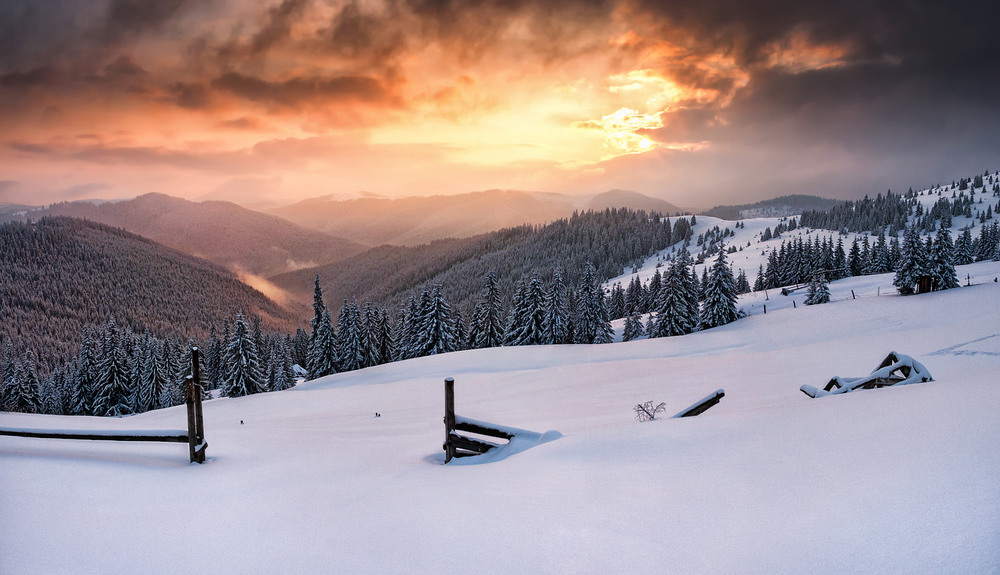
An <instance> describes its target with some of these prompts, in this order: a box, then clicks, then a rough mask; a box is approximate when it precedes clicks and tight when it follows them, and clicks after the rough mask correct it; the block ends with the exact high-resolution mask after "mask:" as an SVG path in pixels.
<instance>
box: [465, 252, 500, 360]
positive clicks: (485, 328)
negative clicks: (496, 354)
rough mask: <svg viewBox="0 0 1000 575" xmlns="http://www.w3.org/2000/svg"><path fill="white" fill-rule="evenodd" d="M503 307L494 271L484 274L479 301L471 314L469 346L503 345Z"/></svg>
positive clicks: (479, 347) (477, 347)
mask: <svg viewBox="0 0 1000 575" xmlns="http://www.w3.org/2000/svg"><path fill="white" fill-rule="evenodd" d="M503 335H504V309H503V300H502V299H501V296H500V287H499V282H498V280H497V274H496V272H495V271H493V270H490V271H489V273H487V274H486V285H485V286H484V287H483V291H482V294H481V296H480V299H479V302H478V303H476V307H475V310H474V311H473V314H472V324H471V326H470V328H469V347H472V348H476V349H481V348H486V347H498V346H501V345H503Z"/></svg>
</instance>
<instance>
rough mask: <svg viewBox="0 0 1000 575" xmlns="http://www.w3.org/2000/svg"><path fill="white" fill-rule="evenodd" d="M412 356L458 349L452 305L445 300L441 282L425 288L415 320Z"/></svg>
mask: <svg viewBox="0 0 1000 575" xmlns="http://www.w3.org/2000/svg"><path fill="white" fill-rule="evenodd" d="M414 326H415V329H414V334H413V341H412V343H411V344H410V347H411V352H410V354H409V355H410V357H424V356H428V355H437V354H441V353H449V352H452V351H456V349H457V342H456V341H455V325H454V323H453V319H452V316H451V306H450V305H448V302H447V301H446V300H445V297H444V293H443V291H442V287H441V285H440V284H438V285H436V286H434V288H433V289H432V290H431V289H427V288H424V290H423V292H422V293H421V294H420V308H419V311H418V315H417V317H416V318H415V321H414Z"/></svg>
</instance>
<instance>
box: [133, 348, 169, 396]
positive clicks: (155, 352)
mask: <svg viewBox="0 0 1000 575" xmlns="http://www.w3.org/2000/svg"><path fill="white" fill-rule="evenodd" d="M160 355H161V352H160V349H159V346H158V345H157V344H156V340H155V339H154V338H153V337H152V336H150V335H149V334H148V333H147V334H146V336H145V337H144V338H143V344H142V349H141V352H140V360H139V365H140V366H141V369H140V370H139V379H138V385H139V387H138V390H137V393H136V406H135V408H136V409H135V410H136V412H137V413H142V412H144V411H150V410H152V409H159V408H160V396H161V395H162V394H163V390H164V389H165V388H166V387H167V381H168V380H167V374H166V373H165V370H164V369H163V365H162V364H161V363H160Z"/></svg>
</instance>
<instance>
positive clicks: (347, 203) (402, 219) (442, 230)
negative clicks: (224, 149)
mask: <svg viewBox="0 0 1000 575" xmlns="http://www.w3.org/2000/svg"><path fill="white" fill-rule="evenodd" d="M623 207H624V208H630V209H634V210H638V209H642V210H646V211H647V212H654V211H655V212H659V213H661V214H663V215H672V214H675V213H677V212H680V211H682V210H681V209H680V208H678V207H677V206H675V205H673V204H671V203H669V202H665V201H663V200H659V199H656V198H652V197H649V196H645V195H643V194H639V193H636V192H628V191H623V190H612V191H609V192H605V193H602V194H597V195H596V196H569V195H563V194H550V193H541V192H524V191H517V190H488V191H484V192H471V193H467V194H457V195H451V196H428V197H406V198H396V199H390V198H359V199H353V200H337V199H334V198H332V197H330V196H325V197H319V198H311V199H308V200H303V201H301V202H298V203H295V204H292V205H289V206H283V207H280V208H274V209H272V210H270V211H269V213H271V214H274V215H277V216H281V217H282V218H285V219H287V220H290V221H293V222H296V223H298V224H300V225H303V226H305V227H308V228H312V229H315V230H319V231H323V232H326V233H329V234H333V235H337V236H340V237H344V238H347V239H349V240H352V241H355V242H358V243H361V244H366V245H370V246H378V245H382V244H390V245H397V246H416V245H421V244H426V243H428V242H431V241H434V240H438V239H443V238H466V237H470V236H474V235H477V234H482V233H486V232H493V231H497V230H500V229H503V228H510V227H514V226H519V225H522V224H533V225H534V224H545V223H549V222H552V221H555V220H557V219H560V218H568V217H570V216H571V215H573V212H575V211H586V210H604V209H605V208H623Z"/></svg>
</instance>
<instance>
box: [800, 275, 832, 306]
mask: <svg viewBox="0 0 1000 575" xmlns="http://www.w3.org/2000/svg"><path fill="white" fill-rule="evenodd" d="M829 301H830V286H829V285H828V284H827V281H826V276H825V275H823V274H817V275H814V276H813V279H812V281H810V282H809V291H808V293H807V295H806V301H805V304H806V305H818V304H821V303H828V302H829Z"/></svg>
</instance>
